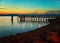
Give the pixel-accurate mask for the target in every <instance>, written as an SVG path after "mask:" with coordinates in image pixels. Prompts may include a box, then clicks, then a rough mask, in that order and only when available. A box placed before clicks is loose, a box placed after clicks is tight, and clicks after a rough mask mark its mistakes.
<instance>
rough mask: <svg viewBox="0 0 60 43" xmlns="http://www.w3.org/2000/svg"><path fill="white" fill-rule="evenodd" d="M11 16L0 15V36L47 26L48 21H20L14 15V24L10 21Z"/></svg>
mask: <svg viewBox="0 0 60 43" xmlns="http://www.w3.org/2000/svg"><path fill="white" fill-rule="evenodd" d="M10 19H11V17H6V16H5V17H4V16H3V17H1V16H0V37H3V36H9V35H16V34H17V33H23V32H28V31H31V30H34V29H37V28H39V27H42V26H45V25H47V24H48V23H38V22H34V23H30V22H24V23H23V22H20V23H19V22H18V21H17V17H14V23H13V25H12V23H11V21H10Z"/></svg>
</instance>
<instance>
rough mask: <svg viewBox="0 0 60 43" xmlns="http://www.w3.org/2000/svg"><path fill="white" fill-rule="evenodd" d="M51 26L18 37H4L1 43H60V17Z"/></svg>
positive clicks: (0, 39)
mask: <svg viewBox="0 0 60 43" xmlns="http://www.w3.org/2000/svg"><path fill="white" fill-rule="evenodd" d="M49 22H50V24H48V25H47V26H44V27H41V28H38V29H36V30H33V31H29V32H26V33H22V34H17V35H16V36H9V37H2V38H0V43H60V17H59V18H56V19H54V20H49Z"/></svg>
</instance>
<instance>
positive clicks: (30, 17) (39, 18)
mask: <svg viewBox="0 0 60 43" xmlns="http://www.w3.org/2000/svg"><path fill="white" fill-rule="evenodd" d="M0 16H11V23H12V24H13V18H14V16H17V21H19V22H48V19H56V17H59V16H60V15H56V14H55V15H53V14H46V15H39V14H24V15H23V14H0Z"/></svg>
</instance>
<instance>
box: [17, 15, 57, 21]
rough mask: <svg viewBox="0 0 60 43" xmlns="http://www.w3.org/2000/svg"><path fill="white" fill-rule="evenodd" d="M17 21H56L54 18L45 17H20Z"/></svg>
mask: <svg viewBox="0 0 60 43" xmlns="http://www.w3.org/2000/svg"><path fill="white" fill-rule="evenodd" d="M18 18H19V19H18V21H20V22H48V19H56V17H55V16H47V17H45V16H44V17H43V16H40V17H23V16H22V17H20V16H18Z"/></svg>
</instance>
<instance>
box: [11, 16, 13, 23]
mask: <svg viewBox="0 0 60 43" xmlns="http://www.w3.org/2000/svg"><path fill="white" fill-rule="evenodd" d="M11 23H12V24H13V16H11Z"/></svg>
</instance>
